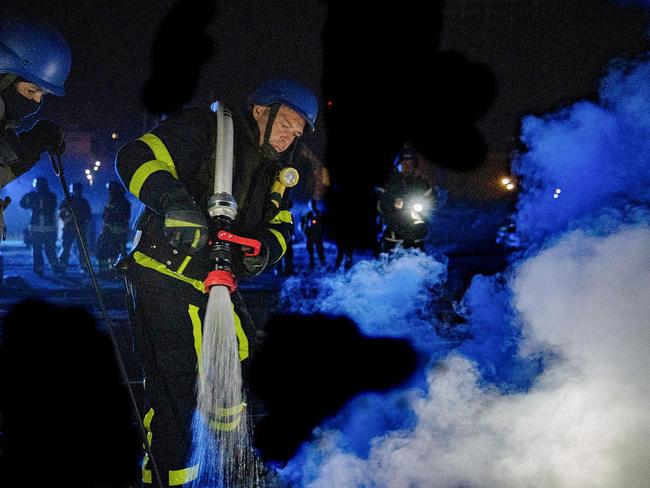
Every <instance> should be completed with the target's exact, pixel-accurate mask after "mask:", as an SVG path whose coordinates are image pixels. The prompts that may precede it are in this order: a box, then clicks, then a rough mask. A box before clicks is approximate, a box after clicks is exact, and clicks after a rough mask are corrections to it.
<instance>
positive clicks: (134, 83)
mask: <svg viewBox="0 0 650 488" xmlns="http://www.w3.org/2000/svg"><path fill="white" fill-rule="evenodd" d="M490 4H491V6H489V5H490ZM171 5H173V2H172V1H171V0H167V1H161V0H138V1H124V0H117V1H115V0H113V1H110V2H90V1H80V0H58V1H56V2H54V1H51V2H48V1H43V0H4V1H3V6H7V7H9V8H18V9H21V10H23V11H26V12H28V13H31V14H33V15H36V16H40V17H43V18H47V19H49V20H50V21H51V22H52V23H54V24H55V25H56V26H57V27H58V28H59V29H60V30H61V31H62V32H63V34H64V35H65V36H66V38H67V39H68V40H69V42H70V44H71V47H72V51H73V68H72V72H71V76H70V78H69V81H68V85H67V91H68V95H67V96H66V97H65V99H55V97H50V99H49V100H48V101H47V106H46V108H45V109H44V111H43V114H46V116H48V117H52V118H55V119H60V120H62V121H64V123H65V124H66V125H68V126H75V125H76V126H78V127H80V128H84V129H91V130H93V131H102V132H107V133H110V131H111V130H113V128H118V129H122V130H126V131H127V132H129V131H135V132H137V131H140V130H142V129H144V128H146V127H147V125H148V124H150V123H151V119H147V118H146V116H145V115H144V111H143V109H142V103H141V101H140V98H139V96H140V92H141V89H142V86H143V84H144V82H145V80H146V79H147V77H148V76H149V74H150V60H149V55H150V49H151V45H152V42H153V39H154V35H155V33H156V30H157V28H158V26H159V25H160V22H161V20H162V19H163V17H164V14H165V12H166V11H167V9H168V8H170V6H171ZM326 14H327V6H326V5H325V3H324V2H321V1H318V0H303V1H300V0H238V1H230V0H223V1H218V2H217V14H216V19H215V20H214V21H213V22H212V24H211V26H210V34H211V35H212V36H213V38H214V39H216V43H215V45H216V50H215V55H214V56H213V57H212V59H211V60H210V61H209V63H208V64H207V65H206V66H205V68H204V69H203V72H202V77H201V79H200V80H199V83H198V89H197V93H196V95H195V97H194V99H193V101H194V102H195V103H207V102H208V101H209V100H210V99H211V98H212V97H214V96H222V97H224V98H226V99H232V100H233V101H234V102H240V101H241V100H243V99H244V97H245V95H246V93H248V92H249V91H250V90H251V89H252V88H253V87H254V86H255V85H256V84H257V83H258V82H259V81H260V80H261V79H263V78H265V77H267V76H270V75H274V74H278V73H285V74H289V75H292V76H296V77H298V78H300V79H303V80H304V81H305V82H306V83H307V84H309V85H311V86H312V87H314V88H315V89H317V90H320V83H321V77H322V61H323V47H322V43H321V31H322V27H323V24H324V22H325V17H326ZM370 15H371V14H370V13H369V16H370ZM644 29H645V16H644V14H643V12H642V11H641V10H640V9H638V8H631V7H627V8H623V7H620V6H618V5H615V4H614V3H613V2H610V1H607V0H572V1H558V0H547V1H513V0H510V1H507V0H505V1H501V2H498V1H492V2H490V1H487V0H482V1H480V0H474V1H472V0H448V1H447V3H446V8H445V10H444V18H443V30H442V34H441V43H440V49H453V50H457V51H460V52H461V53H463V54H465V55H466V56H467V57H468V58H469V59H470V60H472V61H474V62H478V63H484V64H486V65H487V66H489V67H490V69H491V70H492V71H493V73H494V75H495V77H496V79H497V84H498V90H499V91H498V96H497V99H496V100H495V101H494V102H493V104H492V107H491V109H490V110H489V112H488V113H487V114H486V116H485V117H484V118H483V121H482V122H481V125H480V127H481V131H482V132H483V134H484V135H485V137H486V139H487V142H488V145H489V146H490V148H492V149H495V150H508V149H511V148H512V146H513V142H512V138H513V137H515V136H516V130H517V126H518V120H519V117H520V115H522V114H524V113H529V112H543V111H547V110H550V109H552V108H554V107H556V106H557V105H558V104H561V103H566V102H568V101H570V100H572V99H575V98H576V97H584V96H589V95H591V94H593V93H594V92H595V89H596V86H597V80H598V77H599V75H600V73H601V70H602V68H603V66H604V64H605V63H606V61H607V60H608V59H610V58H611V57H613V56H615V55H620V54H625V53H638V52H640V51H643V50H644V49H647V48H648V42H647V38H646V37H645V36H644ZM400 30H401V31H403V32H404V34H401V35H408V32H407V31H408V26H403V25H398V26H396V30H395V32H394V33H387V35H398V33H399V31H400ZM362 32H363V29H362V28H361V26H360V29H359V35H360V36H361V35H362ZM351 41H354V39H352V40H351ZM435 48H436V46H435V39H432V42H431V50H432V51H433V50H435ZM424 49H425V50H426V47H425V48H424ZM405 68H406V70H407V71H408V72H409V73H412V76H426V74H425V73H426V66H421V67H419V66H412V67H405ZM322 140H323V138H322V135H321V137H319V138H317V139H316V141H315V142H314V144H315V145H316V146H317V150H321V151H322V147H321V146H322Z"/></svg>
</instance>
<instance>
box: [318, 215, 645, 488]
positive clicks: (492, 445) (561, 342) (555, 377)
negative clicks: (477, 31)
mask: <svg viewBox="0 0 650 488" xmlns="http://www.w3.org/2000/svg"><path fill="white" fill-rule="evenodd" d="M512 285H513V288H514V290H515V291H516V299H515V303H514V305H515V307H516V309H517V310H518V311H519V312H520V314H521V317H522V320H523V324H524V327H523V333H524V336H525V340H524V342H523V343H522V348H521V349H522V354H531V353H534V352H536V351H538V350H540V349H542V350H544V351H552V352H554V353H555V359H554V360H553V361H552V362H551V364H549V365H548V366H547V368H546V370H545V371H544V373H543V374H542V375H540V376H539V377H538V379H537V381H536V382H535V384H534V385H533V387H532V388H531V389H530V390H529V391H528V392H521V393H514V394H506V395H503V394H501V393H500V392H498V391H497V390H496V389H495V388H490V387H485V385H481V381H480V375H479V373H478V370H477V367H476V365H475V364H474V363H472V362H471V361H469V360H467V359H466V358H464V357H462V356H460V355H455V354H454V355H451V356H450V357H448V358H447V359H445V360H444V361H442V362H440V363H439V364H438V365H437V366H436V367H434V368H432V369H431V370H430V371H429V372H428V391H427V392H426V394H425V395H424V396H421V397H417V398H416V399H415V400H414V401H413V402H412V404H411V408H413V410H414V411H415V413H416V415H417V419H418V420H417V424H416V426H415V428H414V429H413V430H408V431H406V430H404V431H397V432H393V433H386V434H385V435H384V436H383V437H380V438H376V439H375V440H374V442H373V447H372V448H371V450H370V453H369V455H368V456H367V459H361V458H360V457H358V456H355V455H353V454H350V453H346V452H344V451H343V450H340V449H339V448H338V447H337V445H338V443H336V442H332V441H331V440H332V438H333V437H335V436H336V434H335V433H328V434H326V435H324V436H323V437H322V439H321V441H320V442H319V443H318V444H317V445H315V447H317V448H318V449H319V451H320V456H323V457H324V459H325V461H324V462H323V463H322V465H321V466H320V468H319V474H318V477H317V478H315V479H313V480H312V481H311V482H306V483H305V486H309V487H310V488H320V487H323V488H325V487H332V486H346V487H347V486H350V487H361V486H376V487H391V488H400V487H405V488H406V487H513V488H514V487H522V486H527V487H561V488H563V487H567V488H568V487H578V486H580V487H583V486H584V487H603V488H615V487H622V486H625V487H647V486H648V480H650V452H649V451H648V449H647V442H648V440H649V439H650V416H648V414H647V411H648V405H650V394H649V392H650V359H649V358H650V323H649V319H648V317H650V301H649V300H647V290H648V289H650V228H648V227H647V226H642V227H640V228H633V227H626V228H622V229H621V230H620V231H619V232H617V233H615V234H613V235H611V236H609V237H607V238H605V239H602V238H597V237H593V236H589V235H588V234H587V233H585V232H582V231H576V232H574V233H572V234H570V235H568V236H566V238H564V239H562V240H561V241H560V242H558V243H557V244H556V245H554V246H553V247H552V248H549V249H547V250H546V251H544V252H542V253H541V254H540V255H538V256H537V257H535V258H533V259H531V260H529V261H527V262H526V263H525V265H524V266H522V267H521V268H520V269H519V270H518V271H517V272H516V273H515V275H514V277H513V281H512Z"/></svg>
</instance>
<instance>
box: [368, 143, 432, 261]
mask: <svg viewBox="0 0 650 488" xmlns="http://www.w3.org/2000/svg"><path fill="white" fill-rule="evenodd" d="M394 164H395V171H394V172H392V173H391V174H390V176H389V178H388V181H386V183H385V185H384V186H383V187H381V188H377V193H378V195H377V196H378V202H377V210H378V212H379V217H380V218H381V221H382V229H381V237H380V243H379V248H380V251H381V252H388V251H390V250H391V249H393V248H395V247H397V246H400V247H404V248H417V249H422V250H423V249H424V242H425V239H426V237H427V233H428V229H427V220H428V216H429V214H430V213H431V212H432V210H433V208H434V206H435V198H434V195H433V188H432V187H431V185H429V183H427V182H426V181H425V180H424V179H423V178H421V177H419V176H417V175H416V173H415V170H416V168H417V165H418V160H417V156H416V153H415V151H414V150H413V149H411V148H410V147H404V148H403V149H402V150H401V151H400V152H399V154H398V155H397V157H396V158H395V163H394Z"/></svg>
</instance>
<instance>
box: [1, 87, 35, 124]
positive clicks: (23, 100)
mask: <svg viewBox="0 0 650 488" xmlns="http://www.w3.org/2000/svg"><path fill="white" fill-rule="evenodd" d="M16 83H17V82H14V83H13V84H11V85H10V86H8V87H7V88H5V89H4V90H3V91H2V93H1V94H0V96H2V99H3V101H4V109H5V114H4V118H5V119H6V120H7V121H9V122H11V123H13V124H15V125H17V124H20V123H21V122H22V121H23V119H24V118H25V117H27V116H29V115H33V114H35V113H36V112H38V111H39V110H40V109H41V105H42V101H41V102H35V101H33V100H30V99H29V98H27V97H24V96H22V95H21V94H20V93H18V90H16Z"/></svg>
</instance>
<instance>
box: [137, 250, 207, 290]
mask: <svg viewBox="0 0 650 488" xmlns="http://www.w3.org/2000/svg"><path fill="white" fill-rule="evenodd" d="M133 259H134V260H135V262H136V263H138V264H139V265H140V266H142V267H144V268H149V269H153V270H154V271H158V272H159V273H162V274H164V275H166V276H170V277H172V278H175V279H177V280H181V281H183V282H185V283H188V284H190V285H192V286H193V287H194V288H196V289H197V290H199V291H200V292H201V293H205V285H204V284H203V282H202V281H199V280H194V279H192V278H188V277H187V276H183V275H182V274H180V273H177V272H175V271H172V270H171V269H169V268H168V267H167V266H165V265H164V264H163V263H161V262H160V261H156V260H155V259H153V258H150V257H149V256H147V255H146V254H142V253H141V252H140V251H136V252H134V253H133Z"/></svg>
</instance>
